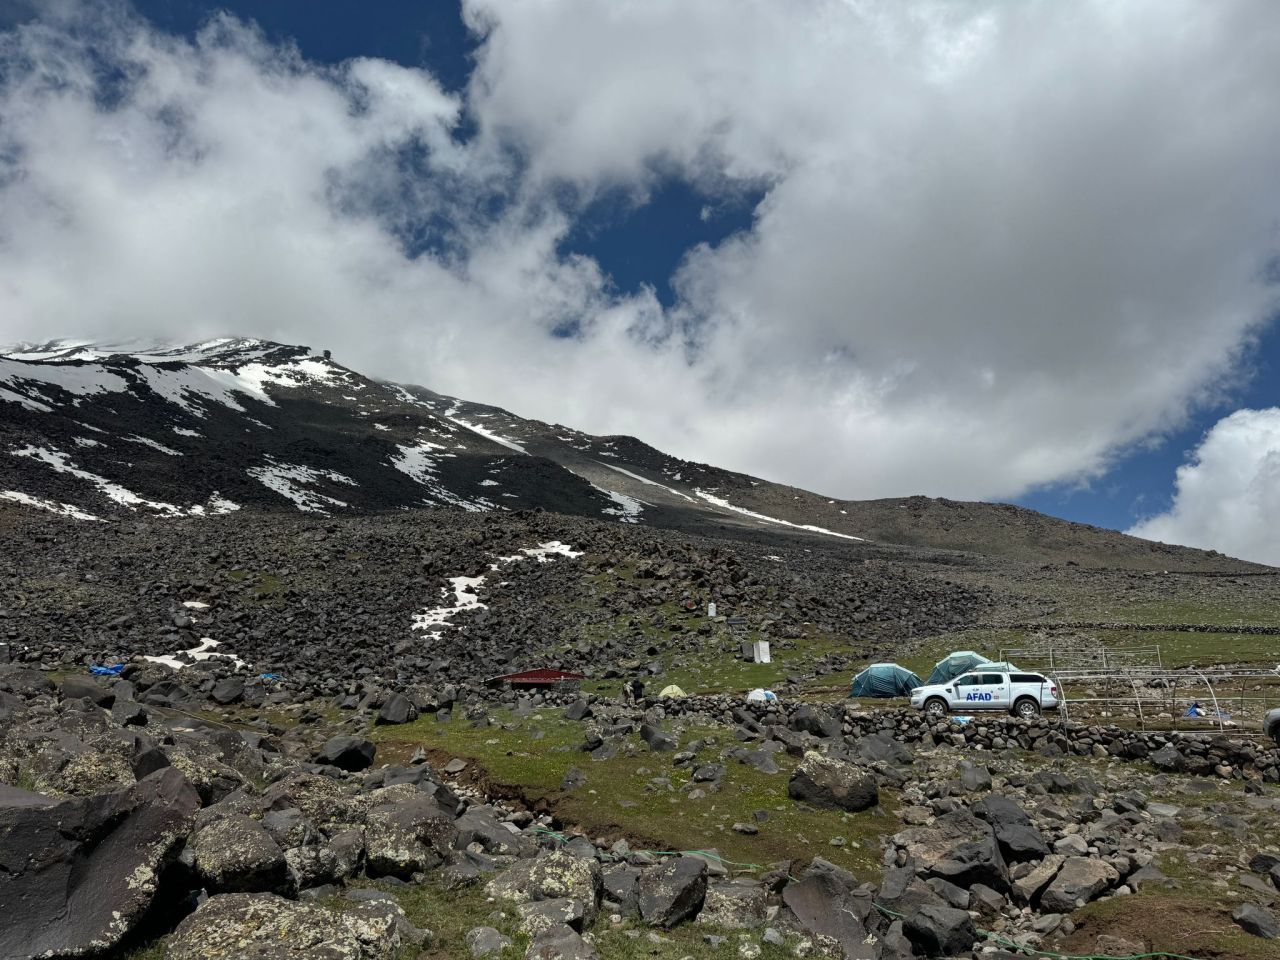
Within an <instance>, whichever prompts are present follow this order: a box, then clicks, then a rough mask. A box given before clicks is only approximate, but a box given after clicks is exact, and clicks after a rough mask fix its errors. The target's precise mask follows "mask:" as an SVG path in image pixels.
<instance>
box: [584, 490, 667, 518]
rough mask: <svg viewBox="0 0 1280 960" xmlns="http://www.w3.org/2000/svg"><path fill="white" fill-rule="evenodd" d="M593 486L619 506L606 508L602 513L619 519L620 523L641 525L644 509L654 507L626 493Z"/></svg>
mask: <svg viewBox="0 0 1280 960" xmlns="http://www.w3.org/2000/svg"><path fill="white" fill-rule="evenodd" d="M591 486H593V487H595V489H596V490H599V491H600V492H601V493H603V494H604V495H605V496H606V497H608V498H609V499H610V500H612V501H613V502H614V503H616V504H617V506H616V507H605V508H604V509H603V510H601V511H600V512H601V513H603V514H607V515H608V516H611V517H617V518H618V522H619V523H639V522H640V514H641V513H642V512H644V508H645V507H646V506H652V504H646V503H645V502H644V501H643V500H637V499H636V498H635V497H628V496H627V495H626V494H625V493H614V492H613V491H612V490H606V489H604V487H597V486H596V485H595V484H594V483H593V484H591Z"/></svg>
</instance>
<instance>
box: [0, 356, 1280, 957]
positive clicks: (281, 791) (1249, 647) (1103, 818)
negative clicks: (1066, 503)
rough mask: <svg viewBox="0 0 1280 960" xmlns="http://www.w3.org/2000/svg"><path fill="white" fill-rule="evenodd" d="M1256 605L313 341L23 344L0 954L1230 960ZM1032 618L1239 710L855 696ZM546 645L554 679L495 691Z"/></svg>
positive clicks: (1214, 570)
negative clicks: (1156, 656)
mask: <svg viewBox="0 0 1280 960" xmlns="http://www.w3.org/2000/svg"><path fill="white" fill-rule="evenodd" d="M713 604H714V606H715V610H714V611H713V610H712V609H711V607H712V605H713ZM1277 631H1280V576H1277V572H1276V571H1272V570H1268V569H1266V568H1259V567H1254V566H1251V565H1248V564H1242V563H1239V562H1237V561H1233V560H1230V559H1229V558H1224V557H1221V556H1217V555H1213V554H1208V553H1202V552H1199V551H1192V550H1183V549H1180V548H1171V547H1162V546H1159V545H1154V544H1148V543H1145V542H1143V541H1138V540H1134V539H1132V538H1127V537H1123V536H1121V535H1119V534H1115V533H1112V532H1109V531H1099V530H1094V529H1092V528H1087V527H1079V526H1076V525H1071V524H1066V523H1063V522H1061V521H1057V520H1053V519H1052V518H1048V517H1043V516H1041V515H1039V514H1034V513H1031V512H1029V511H1024V510H1018V509H1016V508H1012V507H1005V506H1000V505H990V504H956V503H951V502H948V501H932V500H925V499H923V498H909V499H906V500H894V501H874V502H869V503H857V502H850V503H843V502H836V501H832V500H829V499H826V498H822V497H820V496H818V495H816V494H812V493H807V492H805V491H800V490H793V489H791V488H788V487H784V486H779V485H775V484H770V483H768V482H766V481H763V480H757V479H754V478H751V477H746V476H742V475H740V474H734V473H730V472H726V471H722V470H718V469H716V468H714V467H710V466H706V465H703V464H696V463H688V462H685V461H681V460H678V459H675V458H671V457H668V456H666V455H664V454H662V453H660V452H659V451H657V450H654V449H653V448H651V447H648V446H646V445H645V444H643V443H641V442H639V441H637V440H634V439H632V438H625V437H603V438H601V437H591V436H588V435H586V434H583V433H580V432H578V431H575V430H572V429H569V428H566V427H562V426H557V425H548V424H543V423H539V422H536V421H531V420H525V419H521V418H519V417H516V416H514V415H513V414H510V413H507V412H506V411H502V410H499V409H496V408H492V407H485V406H482V405H479V404H473V403H469V402H466V401H462V400H458V399H455V398H450V397H444V396H440V395H438V394H436V393H433V392H431V391H430V390H427V389H425V388H422V387H415V386H402V385H396V384H388V383H383V382H379V381H376V380H372V379H369V378H367V377H364V376H362V375H360V374H358V373H356V372H355V371H352V370H349V369H347V368H345V367H343V366H341V365H339V364H337V363H335V362H334V361H333V360H332V359H331V358H329V357H327V356H324V355H323V354H322V355H319V356H317V355H315V354H313V353H312V352H311V351H309V350H307V349H306V348H305V347H296V346H295V347H290V346H283V345H279V344H273V343H265V342H262V341H253V340H219V341H211V342H208V343H203V344H198V345H195V346H191V347H186V348H169V347H164V346H146V345H138V344H128V345H124V344H118V345H105V346H97V347H95V346H90V345H85V344H70V343H65V342H55V343H50V344H41V345H27V346H25V347H23V348H21V349H16V350H11V351H9V352H8V353H7V354H5V356H3V357H0V917H3V918H4V922H0V957H5V958H8V957H14V958H23V960H27V958H31V960H35V958H37V957H42V958H47V957H94V958H117V957H119V958H127V960H160V958H166V960H225V958H226V957H228V956H233V955H234V956H252V957H254V958H257V960H311V958H332V960H405V958H418V960H457V958H465V957H473V958H480V957H496V958H501V957H518V956H524V957H525V958H526V960H553V958H557V960H591V958H602V960H638V958H640V957H644V958H646V960H686V958H694V960H718V958H726V960H727V958H730V957H740V958H759V960H783V958H791V957H796V956H824V957H833V958H845V960H918V958H926V957H940V956H941V957H957V958H959V957H963V958H966V960H978V958H982V960H1000V958H1006V957H1012V956H1013V955H1014V953H1013V952H1014V951H1021V952H1023V953H1024V955H1025V954H1026V953H1027V952H1029V953H1030V955H1032V956H1036V955H1040V952H1042V951H1046V950H1047V951H1052V953H1050V954H1049V955H1050V956H1055V955H1089V956H1096V957H1132V956H1135V955H1140V954H1152V955H1156V954H1158V952H1159V951H1170V952H1173V953H1176V954H1177V955H1179V956H1183V957H1195V958H1200V960H1208V958H1210V957H1212V958H1215V960H1259V958H1261V957H1269V956H1271V955H1272V953H1273V952H1274V949H1273V939H1274V937H1275V935H1276V933H1277V919H1276V915H1275V910H1274V904H1275V902H1276V900H1277V899H1278V898H1280V846H1278V845H1277V843H1276V840H1275V838H1276V835H1277V830H1280V799H1278V798H1277V796H1276V790H1277V785H1278V784H1280V750H1277V749H1275V748H1274V747H1273V746H1272V745H1271V744H1270V743H1268V742H1265V741H1263V740H1262V739H1261V738H1260V737H1259V736H1258V735H1257V734H1256V729H1257V727H1258V721H1259V719H1260V711H1261V709H1263V707H1264V706H1265V705H1267V704H1269V703H1270V702H1271V701H1272V700H1273V699H1280V678H1277V676H1276V674H1275V673H1274V672H1272V667H1273V666H1274V664H1275V662H1276V660H1277V659H1280V649H1277V646H1276V634H1277ZM759 641H768V643H769V645H770V649H771V657H770V659H769V661H768V662H757V661H756V658H755V656H754V654H753V652H752V651H753V648H754V644H755V643H756V642H759ZM1037 644H1040V645H1042V646H1043V645H1045V644H1054V645H1057V647H1058V649H1059V651H1060V652H1061V653H1073V654H1075V655H1080V654H1081V652H1082V651H1083V655H1084V656H1085V657H1086V658H1087V657H1090V656H1093V655H1095V654H1097V652H1099V651H1103V650H1108V649H1112V650H1116V651H1119V650H1121V649H1127V650H1128V651H1129V652H1130V653H1131V654H1133V655H1138V654H1135V653H1134V651H1146V653H1145V654H1143V655H1145V656H1150V651H1151V649H1152V645H1153V644H1160V645H1163V649H1164V651H1165V653H1164V663H1166V664H1168V665H1169V666H1170V667H1171V668H1172V667H1173V666H1174V665H1184V664H1185V665H1187V666H1188V667H1194V669H1188V670H1187V671H1185V673H1186V675H1187V676H1188V677H1195V678H1199V680H1200V681H1203V678H1204V674H1205V673H1206V672H1209V673H1211V674H1214V673H1215V671H1216V674H1215V675H1221V676H1223V677H1226V676H1227V675H1228V674H1229V673H1231V672H1232V671H1240V670H1242V669H1243V670H1247V680H1244V681H1241V683H1240V686H1239V688H1238V691H1237V688H1236V687H1234V686H1233V687H1232V688H1231V689H1232V696H1231V699H1230V701H1229V709H1230V711H1231V713H1232V717H1233V718H1232V719H1231V720H1230V723H1231V724H1232V725H1231V726H1227V725H1226V723H1224V722H1222V721H1220V720H1218V719H1213V718H1210V719H1203V720H1199V721H1197V720H1192V721H1181V720H1179V718H1180V717H1181V714H1182V710H1183V708H1184V707H1185V706H1186V704H1187V702H1188V700H1189V698H1190V697H1191V696H1196V695H1197V694H1195V693H1193V692H1192V690H1191V688H1183V687H1181V686H1179V684H1180V683H1181V682H1182V679H1185V678H1174V679H1172V680H1167V679H1161V680H1160V681H1159V682H1158V683H1153V684H1150V685H1148V686H1149V689H1148V690H1147V691H1146V694H1145V695H1146V696H1148V698H1149V699H1148V703H1149V704H1155V703H1159V704H1160V706H1159V707H1157V708H1156V709H1158V710H1164V711H1165V712H1163V713H1161V714H1159V715H1157V714H1156V713H1155V712H1154V711H1151V712H1148V713H1145V714H1143V713H1141V708H1134V707H1133V705H1132V704H1131V703H1130V702H1129V700H1130V698H1133V697H1135V696H1136V694H1137V692H1138V685H1137V684H1135V683H1133V682H1131V681H1130V679H1127V678H1118V679H1117V680H1116V681H1115V683H1112V682H1111V681H1110V680H1108V679H1107V678H1106V677H1098V676H1093V677H1091V678H1090V679H1089V680H1088V681H1087V685H1086V684H1085V683H1080V684H1077V685H1073V686H1072V687H1071V688H1070V694H1071V697H1072V698H1075V697H1077V696H1079V697H1080V698H1081V699H1080V700H1079V702H1076V703H1073V704H1072V710H1071V713H1070V716H1069V717H1067V716H1063V715H1058V716H1049V715H1046V716H1045V717H1043V718H1039V719H1035V720H1031V721H1028V720H1024V719H1013V718H1011V717H1005V716H999V715H988V716H985V717H974V718H973V721H972V722H965V718H955V719H954V720H953V719H951V718H943V719H942V720H940V721H936V722H935V721H930V720H926V719H925V718H924V717H923V716H921V715H920V714H919V713H916V712H912V711H909V710H906V709H904V705H903V702H902V701H888V702H881V703H871V702H869V701H863V702H861V703H858V702H850V701H849V700H848V697H847V694H848V692H849V682H850V679H851V677H852V675H853V674H854V673H855V671H857V670H858V669H860V668H861V667H862V666H864V665H865V664H867V663H868V662H873V661H884V660H899V661H902V662H904V663H907V664H908V665H910V666H912V668H913V669H916V670H918V671H925V670H927V669H928V668H929V666H930V665H931V664H932V663H933V662H934V661H935V660H936V659H938V657H939V656H941V655H942V654H944V653H945V652H947V651H950V650H952V649H962V648H974V649H979V650H982V651H984V652H986V653H988V654H990V655H993V656H994V655H995V654H997V652H998V650H999V649H1000V648H1002V647H1026V648H1032V647H1035V646H1036V645H1037ZM1031 652H1032V653H1034V651H1031ZM533 668H542V669H555V670H562V671H567V672H571V673H573V674H576V675H581V676H582V677H583V679H582V680H581V681H579V682H576V683H574V684H571V685H570V687H571V689H554V690H527V689H518V688H514V689H513V688H510V687H508V686H505V685H504V684H503V683H502V681H501V675H503V674H507V673H509V672H512V671H519V670H526V669H533ZM1231 675H1232V676H1235V675H1237V674H1235V673H1231ZM1245 683H1247V684H1248V687H1247V689H1246V686H1245ZM1117 685H1118V686H1117ZM668 686H673V687H677V688H679V690H681V691H683V693H682V694H680V695H670V696H660V695H659V692H660V691H662V690H663V689H664V688H666V687H668ZM754 688H768V689H769V690H770V691H772V692H773V693H774V694H775V695H776V697H777V699H775V700H771V701H758V700H750V701H749V700H747V699H746V696H745V695H746V693H747V691H750V690H753V689H754ZM1117 688H1118V689H1120V690H1121V692H1120V694H1119V695H1113V696H1112V697H1111V698H1110V699H1108V698H1107V694H1108V693H1111V694H1114V691H1115V689H1117ZM1065 689H1066V688H1064V690H1065ZM1227 702H1228V701H1227V700H1226V699H1224V703H1227ZM1175 724H1181V725H1180V726H1179V729H1178V730H1177V731H1171V730H1170V729H1169V726H1170V725H1175ZM1206 878H1212V879H1211V880H1206Z"/></svg>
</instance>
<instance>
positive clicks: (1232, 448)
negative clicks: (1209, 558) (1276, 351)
mask: <svg viewBox="0 0 1280 960" xmlns="http://www.w3.org/2000/svg"><path fill="white" fill-rule="evenodd" d="M1277 523H1280V408H1278V407H1270V408H1268V409H1266V410H1237V411H1236V412H1235V413H1233V414H1231V415H1230V416H1228V417H1224V418H1223V419H1221V420H1219V421H1218V422H1217V423H1216V424H1214V426H1213V428H1212V429H1211V430H1209V432H1208V433H1207V434H1206V435H1205V438H1204V440H1203V441H1202V442H1201V444H1200V446H1199V448H1197V449H1196V451H1195V453H1194V454H1193V456H1192V459H1191V461H1190V462H1189V463H1186V464H1184V465H1183V466H1181V467H1179V468H1178V474H1177V489H1176V491H1175V493H1174V498H1173V504H1172V506H1171V507H1170V509H1169V510H1168V511H1167V512H1166V513H1162V514H1160V515H1158V516H1155V517H1150V518H1148V519H1147V520H1144V521H1143V522H1142V523H1139V524H1138V525H1137V526H1135V527H1134V528H1133V529H1132V530H1130V531H1128V532H1129V533H1131V534H1133V535H1134V536H1136V537H1145V538H1147V539H1148V540H1160V541H1163V542H1165V543H1180V544H1184V545H1186V546H1190V547H1203V548H1206V549H1214V550H1220V551H1222V552H1223V553H1227V554H1230V555H1232V556H1236V557H1241V558H1243V559H1245V560H1255V561H1257V562H1259V563H1269V564H1272V565H1273V566H1280V539H1278V538H1277V537H1276V526H1277Z"/></svg>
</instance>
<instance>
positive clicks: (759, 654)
mask: <svg viewBox="0 0 1280 960" xmlns="http://www.w3.org/2000/svg"><path fill="white" fill-rule="evenodd" d="M755 654H756V663H773V660H772V659H770V657H769V641H768V640H757V641H756V649H755Z"/></svg>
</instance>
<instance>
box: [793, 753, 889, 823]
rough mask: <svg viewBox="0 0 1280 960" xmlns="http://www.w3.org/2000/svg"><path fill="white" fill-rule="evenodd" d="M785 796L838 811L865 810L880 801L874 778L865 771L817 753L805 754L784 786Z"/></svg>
mask: <svg viewBox="0 0 1280 960" xmlns="http://www.w3.org/2000/svg"><path fill="white" fill-rule="evenodd" d="M787 794H788V795H789V796H790V797H791V799H793V800H799V801H802V802H804V803H809V804H812V805H813V806H815V807H831V808H836V809H840V810H850V811H855V812H856V811H858V810H866V809H869V808H870V807H874V806H875V805H876V804H877V803H879V802H880V790H879V788H878V787H877V785H876V779H875V777H873V776H872V775H871V774H869V773H867V772H866V771H865V770H862V769H860V768H859V767H856V766H854V765H853V764H851V763H846V762H844V761H842V760H836V759H834V758H832V757H824V756H823V755H822V754H819V753H806V754H805V757H804V760H802V761H801V762H800V765H799V766H798V767H796V771H795V773H793V774H792V775H791V781H790V783H788V784H787Z"/></svg>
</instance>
